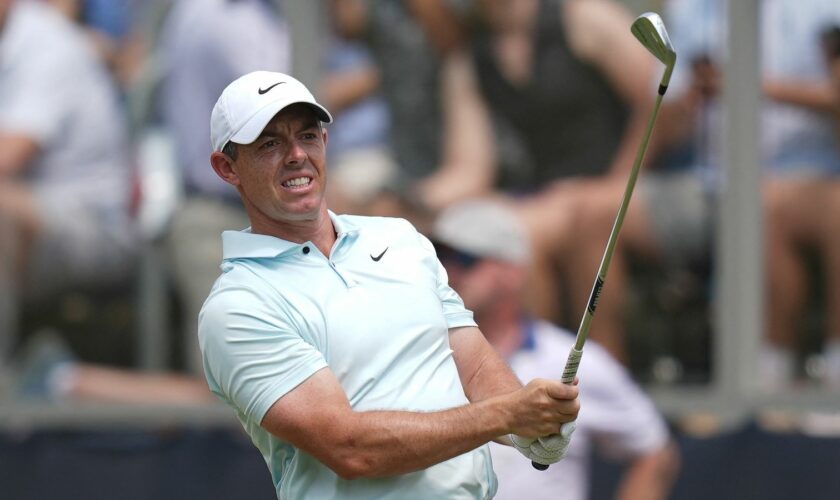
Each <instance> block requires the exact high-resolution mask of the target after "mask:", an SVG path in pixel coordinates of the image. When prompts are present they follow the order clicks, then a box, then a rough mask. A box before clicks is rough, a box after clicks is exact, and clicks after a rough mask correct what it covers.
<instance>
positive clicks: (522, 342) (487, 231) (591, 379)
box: [432, 199, 677, 500]
mask: <svg viewBox="0 0 840 500" xmlns="http://www.w3.org/2000/svg"><path fill="white" fill-rule="evenodd" d="M432 241H433V242H434V244H435V247H436V248H437V250H438V256H439V258H440V260H441V262H442V263H443V265H444V267H445V268H446V271H447V273H448V275H449V281H450V284H451V285H452V287H453V288H454V289H455V290H456V291H457V292H458V294H459V295H460V296H461V297H462V298H463V299H464V304H465V305H466V306H467V307H468V308H470V309H471V310H472V311H473V313H474V314H475V319H476V321H477V322H478V323H479V324H480V325H481V331H482V332H483V333H484V335H485V336H486V337H487V340H488V341H489V342H490V343H491V344H492V345H493V347H494V348H496V350H497V351H498V352H499V354H500V355H501V356H502V357H503V358H505V359H506V360H507V362H508V363H510V366H511V368H513V370H514V372H515V373H516V374H517V375H518V376H519V377H520V378H521V379H523V380H530V379H532V378H535V377H545V378H549V379H560V378H561V376H562V372H563V367H564V361H565V359H566V357H567V356H568V353H569V351H570V349H572V346H573V345H574V336H573V335H572V334H571V333H570V332H568V331H565V330H562V329H560V328H558V327H556V326H554V325H552V324H550V323H548V322H546V321H542V320H536V319H533V318H531V317H529V316H528V315H527V314H526V313H525V312H524V309H523V307H522V303H521V297H522V290H523V287H524V286H525V283H526V281H525V275H526V273H525V269H526V268H527V264H528V259H529V255H530V249H529V243H528V237H527V234H526V232H525V230H524V227H523V225H522V223H521V222H520V220H519V218H518V216H517V214H516V212H514V211H513V210H512V209H511V208H510V207H509V206H507V205H506V204H504V203H502V202H499V201H495V200H487V199H478V200H473V201H467V202H462V203H459V204H456V205H453V206H452V207H450V208H448V209H446V210H444V211H443V212H442V213H441V215H440V216H439V217H438V218H437V220H436V221H435V224H434V230H433V234H432ZM578 375H579V377H580V390H581V392H580V399H581V403H582V409H581V411H580V415H579V417H578V419H577V429H576V431H575V438H574V440H573V441H572V444H571V446H570V448H569V454H568V456H567V457H566V458H565V459H564V460H563V461H561V462H560V463H557V464H554V465H552V466H551V467H550V468H549V470H547V471H545V472H539V471H536V470H534V469H533V468H532V467H531V466H530V465H529V464H528V463H525V462H523V461H522V460H521V459H520V457H519V456H518V454H517V453H516V451H514V450H512V449H511V448H508V447H505V446H498V445H495V444H493V445H491V452H492V455H493V466H494V468H495V470H496V474H497V475H498V477H499V491H498V493H497V495H496V497H495V498H497V499H521V498H528V499H536V500H539V499H552V500H558V499H585V498H587V492H588V479H589V472H588V468H589V463H590V455H591V453H592V452H593V449H598V450H599V451H601V452H604V453H607V454H610V455H612V456H614V457H618V458H621V459H623V460H625V461H626V463H627V464H628V468H627V471H626V473H625V475H624V477H623V480H622V482H621V484H620V486H619V494H618V495H616V497H617V498H626V499H630V498H634V499H642V498H644V499H656V498H666V497H667V494H668V491H669V489H670V485H671V483H672V481H673V480H674V478H675V475H676V470H677V465H676V458H677V452H676V450H675V447H674V446H673V445H672V444H670V440H669V433H668V430H667V428H666V426H665V423H664V422H663V420H662V418H661V417H660V415H659V413H658V412H657V411H656V409H655V407H654V406H653V404H652V402H651V401H650V400H649V399H648V397H647V396H646V395H645V394H644V393H643V392H642V391H641V389H640V388H639V387H638V386H637V385H636V384H635V383H634V382H633V380H632V379H631V378H630V375H629V373H628V372H627V371H626V370H625V368H624V367H623V366H622V365H621V364H619V363H618V362H617V361H616V360H615V359H614V358H613V357H612V356H611V355H610V354H609V353H608V352H607V351H606V350H605V349H603V348H602V347H601V346H600V345H599V344H598V343H597V342H594V341H589V342H588V343H587V344H586V347H585V349H584V355H583V360H582V362H581V365H580V371H579V372H578Z"/></svg>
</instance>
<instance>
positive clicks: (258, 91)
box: [257, 82, 286, 95]
mask: <svg viewBox="0 0 840 500" xmlns="http://www.w3.org/2000/svg"><path fill="white" fill-rule="evenodd" d="M281 83H286V82H277V83H275V84H274V85H272V86H270V87H268V88H264V89H257V93H258V94H259V95H263V94H265V93H266V92H268V91H269V90H271V89H273V88H274V87H276V86H278V85H280V84H281Z"/></svg>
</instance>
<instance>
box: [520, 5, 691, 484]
mask: <svg viewBox="0 0 840 500" xmlns="http://www.w3.org/2000/svg"><path fill="white" fill-rule="evenodd" d="M630 32H631V33H633V36H635V37H636V38H637V39H638V40H639V42H641V44H642V45H643V46H644V47H645V48H646V49H648V51H649V52H650V53H651V54H653V55H654V57H656V58H657V59H659V60H660V61H661V62H662V63H663V64H665V73H664V74H663V75H662V79H661V80H660V81H659V90H658V93H657V96H656V102H655V103H654V106H653V112H652V113H651V115H650V120H648V124H647V130H646V131H645V135H644V137H642V143H641V145H640V147H639V151H638V153H637V154H636V160H635V162H634V163H633V169H632V170H631V171H630V178H629V179H627V187H626V188H625V190H624V199H623V200H622V201H621V206H620V207H619V209H618V214H617V215H616V217H615V223H614V224H613V228H612V231H611V232H610V237H609V240H608V241H607V248H606V249H605V250H604V256H603V257H602V258H601V265H600V266H599V267H598V275H597V276H596V277H595V283H594V284H593V285H592V292H591V293H590V294H589V302H588V305H587V307H586V310H584V312H583V318H582V319H581V322H580V326H579V327H578V331H577V336H576V337H575V345H574V346H573V347H572V350H571V351H570V352H569V357H568V359H567V360H566V367H565V368H564V370H563V378H562V379H561V381H562V382H563V383H564V384H571V383H573V382H574V380H575V375H577V371H578V367H579V366H580V359H581V356H582V355H583V345H584V344H585V343H586V338H587V336H588V335H589V327H590V325H591V324H592V317H593V316H594V315H595V308H596V307H598V298H599V297H600V296H601V288H602V287H603V286H604V280H606V278H607V271H608V270H609V267H610V261H611V260H612V256H613V252H614V251H615V244H616V241H617V240H618V233H619V231H621V226H622V224H623V223H624V216H625V214H626V213H627V206H628V205H629V204H630V198H631V197H632V196H633V188H635V187H636V178H637V177H638V176H639V169H640V167H641V165H642V160H643V159H644V157H645V151H647V146H648V142H649V141H650V135H651V132H652V131H653V125H654V123H656V115H657V114H658V113H659V106H660V105H661V104H662V96H664V95H665V91H666V90H668V83H669V82H670V81H671V73H672V72H673V71H674V64H675V63H676V61H677V53H676V52H675V51H674V47H673V45H671V39H670V38H669V37H668V32H667V31H665V23H663V22H662V18H661V17H659V14H656V13H654V12H645V13H644V14H642V15H640V16H639V17H637V18H636V20H635V21H633V24H632V26H630ZM559 439H562V438H561V437H560V436H559V435H557V434H553V435H551V436H548V437H547V438H540V441H541V442H544V441H547V442H551V441H552V440H553V441H555V442H557V441H558V440H559ZM558 447H559V446H558V445H555V446H553V448H555V449H556V448H558ZM548 448H551V447H548ZM531 465H533V466H534V468H535V469H537V470H546V469H548V465H543V464H540V463H537V462H531Z"/></svg>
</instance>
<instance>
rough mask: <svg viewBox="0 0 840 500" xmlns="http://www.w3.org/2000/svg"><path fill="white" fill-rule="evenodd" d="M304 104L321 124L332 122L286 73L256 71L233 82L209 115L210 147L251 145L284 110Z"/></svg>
mask: <svg viewBox="0 0 840 500" xmlns="http://www.w3.org/2000/svg"><path fill="white" fill-rule="evenodd" d="M297 103H305V104H309V105H310V106H312V109H313V110H314V111H315V113H316V114H317V115H318V119H320V120H321V121H322V122H325V123H330V122H332V116H331V115H330V113H329V111H327V109H326V108H325V107H323V106H321V105H320V104H318V103H317V102H316V101H315V97H313V96H312V93H311V92H309V90H308V89H307V88H306V87H305V86H304V85H303V84H302V83H300V82H299V81H297V80H296V79H294V78H292V77H291V76H289V75H285V74H283V73H275V72H272V71H254V72H253V73H248V74H247V75H243V76H240V77H239V78H237V79H236V80H234V81H233V82H231V83H230V84H229V85H228V86H227V87H226V88H225V90H223V91H222V95H221V96H219V100H218V101H216V105H215V106H213V113H212V114H211V115H210V143H211V144H212V145H213V151H221V150H222V148H223V147H225V144H227V143H228V141H233V142H235V143H237V144H251V143H252V142H254V141H255V140H257V137H259V136H260V134H261V133H262V131H263V129H264V128H265V126H266V125H268V122H270V121H271V119H272V118H274V115H276V114H277V113H279V112H280V110H282V109H283V108H285V107H287V106H290V105H292V104H297Z"/></svg>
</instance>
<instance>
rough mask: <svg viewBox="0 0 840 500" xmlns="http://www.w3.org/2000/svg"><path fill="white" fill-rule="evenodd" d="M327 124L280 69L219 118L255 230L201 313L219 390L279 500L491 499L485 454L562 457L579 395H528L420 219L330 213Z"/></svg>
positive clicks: (566, 391)
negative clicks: (419, 226)
mask: <svg viewBox="0 0 840 500" xmlns="http://www.w3.org/2000/svg"><path fill="white" fill-rule="evenodd" d="M331 121H332V117H331V116H330V114H329V112H327V110H326V109H324V108H323V107H322V106H321V105H319V104H318V103H317V102H316V101H315V99H314V98H313V96H312V94H311V93H310V92H309V91H308V90H307V89H306V87H304V86H303V85H302V84H301V83H300V82H298V81H297V80H295V79H294V78H292V77H290V76H288V75H284V74H280V73H270V72H255V73H250V74H247V75H245V76H243V77H241V78H239V79H237V80H235V81H234V82H233V83H231V84H230V85H229V86H228V87H227V88H226V89H225V90H224V91H223V92H222V95H221V97H220V98H219V100H218V102H217V103H216V106H215V107H214V109H213V113H212V116H211V140H212V145H213V148H214V152H213V153H212V155H211V157H210V162H211V165H212V167H213V170H215V172H216V174H218V175H219V177H221V178H222V179H223V180H225V181H226V182H228V183H230V184H231V185H233V186H234V187H235V188H236V189H237V190H238V191H239V194H240V196H241V198H242V202H243V204H244V206H245V209H246V211H247V212H248V216H249V218H250V223H251V227H250V228H248V229H245V230H243V231H226V232H224V233H223V234H222V243H223V254H224V257H223V262H222V266H221V268H222V275H221V276H220V277H219V279H218V280H217V281H216V283H215V285H214V286H213V288H212V290H211V292H210V295H209V297H208V299H207V301H206V302H205V304H204V307H203V308H202V311H201V314H200V316H199V342H200V346H201V350H202V357H203V361H204V371H205V375H206V377H207V381H208V384H209V386H210V388H211V390H212V391H213V392H214V393H215V394H216V395H217V396H218V397H219V398H221V399H222V400H223V401H225V402H226V403H227V404H228V405H230V406H231V407H232V408H233V409H234V411H235V412H236V415H237V417H238V418H239V420H240V422H241V423H242V425H243V427H244V428H245V430H246V431H247V432H248V434H249V435H250V436H251V439H252V440H253V442H254V444H255V445H256V446H257V448H258V449H259V450H260V452H261V453H262V455H263V457H264V458H265V461H266V463H267V465H268V468H269V470H270V472H271V476H272V479H273V481H274V486H275V489H276V491H277V496H278V498H284V499H286V498H289V499H297V498H318V499H326V498H357V499H370V498H378V499H381V498H394V499H396V498H399V499H408V498H423V499H428V498H447V499H454V498H470V499H475V498H491V497H492V496H493V495H494V493H495V491H496V477H495V474H494V472H493V466H492V463H491V460H490V453H489V451H488V446H487V443H488V442H489V441H491V440H497V441H500V442H503V443H506V442H509V439H510V437H512V438H513V439H515V440H516V443H517V445H518V446H517V449H519V450H520V451H522V453H523V455H525V456H523V457H522V459H523V460H536V461H538V462H541V463H545V464H548V463H554V462H557V461H558V460H560V459H561V458H562V457H563V455H564V454H565V451H566V448H567V447H568V444H569V440H570V438H571V432H570V431H571V429H573V428H574V424H568V425H564V424H566V423H568V422H572V421H574V420H575V418H576V417H577V414H578V410H579V402H578V399H577V396H578V390H577V388H576V387H575V386H567V385H563V384H562V383H560V382H559V381H552V380H539V379H538V380H533V381H531V382H530V383H528V384H527V385H526V386H524V387H523V386H522V384H521V383H520V382H519V380H518V379H517V378H516V376H514V375H513V373H512V372H511V370H510V369H509V368H508V366H507V365H506V364H505V363H504V361H503V360H502V359H501V358H500V357H499V356H498V355H497V354H496V353H495V351H494V350H493V348H492V347H491V346H490V345H489V344H488V343H487V341H486V340H485V339H484V336H483V335H482V333H481V332H480V331H479V329H478V328H477V325H476V323H475V322H474V321H473V315H472V313H471V312H470V311H468V310H466V309H465V308H464V305H463V302H462V301H461V299H460V297H459V296H458V295H457V294H456V293H455V292H454V291H453V290H452V289H451V288H450V287H449V285H448V284H447V276H446V272H445V271H444V270H443V267H442V266H441V264H440V262H439V261H438V259H437V257H436V256H435V251H434V248H433V247H432V245H431V243H430V242H429V241H428V240H427V239H426V238H425V237H423V236H422V235H421V234H419V233H418V232H417V231H416V230H415V229H414V228H413V227H412V226H411V225H410V224H409V223H408V222H406V221H405V220H402V219H390V218H376V217H359V216H350V215H336V214H334V213H332V212H330V211H329V210H328V209H327V206H326V203H325V198H324V193H325V190H326V187H327V166H326V155H325V151H326V145H327V139H328V134H327V130H326V129H324V128H323V127H322V122H325V123H329V122H331ZM558 362H559V363H562V360H558ZM558 432H561V433H562V435H563V436H565V439H564V440H561V441H562V442H560V443H559V444H558V442H557V440H546V441H545V445H543V444H542V443H543V442H542V441H540V440H538V439H536V438H538V437H541V436H546V435H549V434H553V433H558ZM509 436H510V437H509ZM555 444H556V446H554V447H552V448H547V447H548V446H549V445H555Z"/></svg>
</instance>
